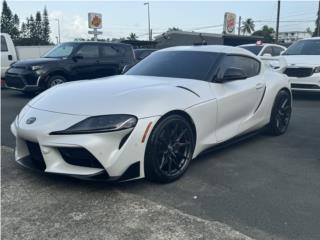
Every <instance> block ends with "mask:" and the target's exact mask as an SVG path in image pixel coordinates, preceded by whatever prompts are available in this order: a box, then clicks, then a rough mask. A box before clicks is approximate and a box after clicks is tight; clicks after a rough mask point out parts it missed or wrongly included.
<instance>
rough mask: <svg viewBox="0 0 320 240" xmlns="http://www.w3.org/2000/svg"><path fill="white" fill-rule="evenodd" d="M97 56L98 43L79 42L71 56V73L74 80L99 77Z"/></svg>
mask: <svg viewBox="0 0 320 240" xmlns="http://www.w3.org/2000/svg"><path fill="white" fill-rule="evenodd" d="M99 57H100V56H99V46H98V44H95V43H88V44H81V46H80V47H79V48H78V50H77V51H76V52H75V53H74V54H73V57H72V58H73V61H74V64H73V67H72V75H73V76H75V80H81V79H92V78H97V77H99V74H98V70H99Z"/></svg>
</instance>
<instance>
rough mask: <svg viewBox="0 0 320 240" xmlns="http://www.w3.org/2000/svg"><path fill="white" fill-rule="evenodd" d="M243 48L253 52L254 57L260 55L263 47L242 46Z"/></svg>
mask: <svg viewBox="0 0 320 240" xmlns="http://www.w3.org/2000/svg"><path fill="white" fill-rule="evenodd" d="M240 47H241V48H244V49H247V50H248V51H250V52H252V53H253V54H254V55H258V54H259V52H260V51H261V49H262V48H263V46H240Z"/></svg>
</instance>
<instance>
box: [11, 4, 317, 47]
mask: <svg viewBox="0 0 320 240" xmlns="http://www.w3.org/2000/svg"><path fill="white" fill-rule="evenodd" d="M7 2H8V5H9V7H10V9H11V10H12V12H14V13H17V14H18V16H19V18H20V21H24V20H25V19H26V17H28V16H30V15H31V14H32V15H35V13H36V11H43V8H44V7H45V6H46V7H47V10H48V13H49V17H50V26H51V40H52V41H55V40H56V36H57V35H58V33H57V32H58V31H57V25H58V22H57V21H56V20H55V19H59V21H60V28H61V41H70V40H74V39H75V38H89V36H90V35H89V34H88V30H89V29H88V22H87V21H88V12H96V13H101V14H102V16H103V20H102V25H103V28H102V29H101V31H102V32H103V34H102V38H110V39H112V38H120V37H127V36H129V34H130V33H131V32H134V33H136V35H137V36H139V39H141V40H143V39H147V38H148V35H147V33H148V15H147V14H148V12H147V6H145V5H144V1H75V0H73V1H43V0H42V1H21V0H20V1H17V0H7ZM149 2H150V17H151V28H152V31H153V36H156V35H159V34H161V33H163V32H165V31H166V30H167V29H168V28H169V27H179V28H180V29H182V30H186V31H197V32H209V33H221V32H222V24H223V17H224V13H225V12H233V13H235V14H236V15H237V17H238V16H241V17H242V19H246V18H252V19H253V20H254V21H255V24H256V27H255V30H259V29H260V28H261V27H262V26H263V25H265V24H267V25H269V26H270V27H273V28H275V26H276V22H275V21H276V16H277V1H275V0H272V1H259V0H256V1H241V0H234V1H149ZM318 4H319V1H318V0H314V1H284V0H282V1H281V15H280V16H281V18H280V21H281V22H280V32H281V31H304V30H306V29H307V28H308V27H310V28H311V29H312V30H314V28H315V23H314V22H315V19H316V14H317V9H318ZM293 21H297V22H293ZM212 26H214V27H212Z"/></svg>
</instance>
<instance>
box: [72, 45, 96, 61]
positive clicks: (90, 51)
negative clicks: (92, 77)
mask: <svg viewBox="0 0 320 240" xmlns="http://www.w3.org/2000/svg"><path fill="white" fill-rule="evenodd" d="M77 55H81V56H83V57H84V58H98V57H99V47H98V46H97V45H84V46H82V47H81V48H80V49H79V50H78V52H77Z"/></svg>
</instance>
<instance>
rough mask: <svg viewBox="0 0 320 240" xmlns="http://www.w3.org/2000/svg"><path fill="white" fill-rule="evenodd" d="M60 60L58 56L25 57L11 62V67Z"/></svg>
mask: <svg viewBox="0 0 320 240" xmlns="http://www.w3.org/2000/svg"><path fill="white" fill-rule="evenodd" d="M59 60H61V59H60V58H34V59H26V60H20V61H17V62H15V63H14V64H12V66H13V67H25V66H35V65H43V64H47V63H52V62H56V61H59Z"/></svg>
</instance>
